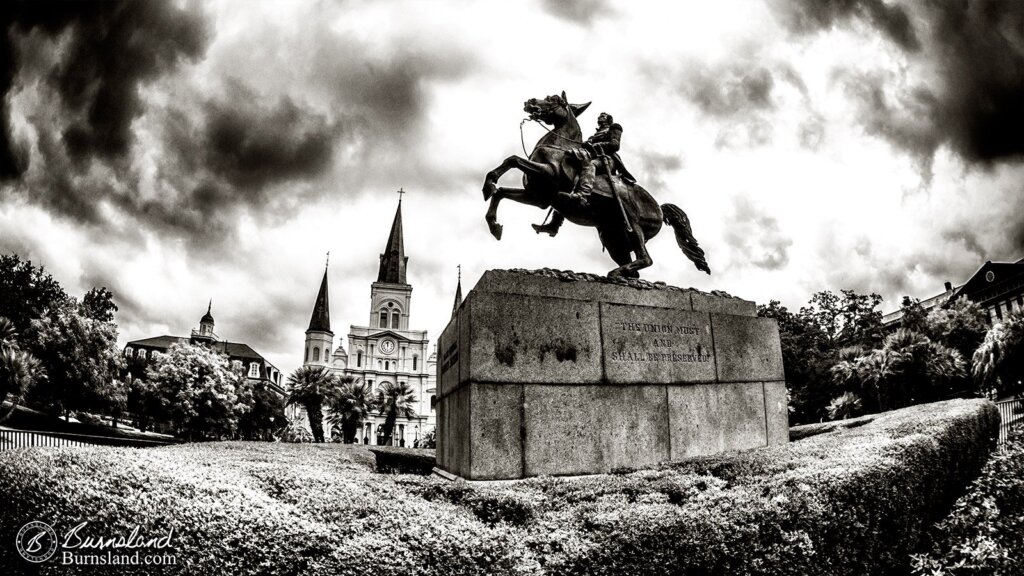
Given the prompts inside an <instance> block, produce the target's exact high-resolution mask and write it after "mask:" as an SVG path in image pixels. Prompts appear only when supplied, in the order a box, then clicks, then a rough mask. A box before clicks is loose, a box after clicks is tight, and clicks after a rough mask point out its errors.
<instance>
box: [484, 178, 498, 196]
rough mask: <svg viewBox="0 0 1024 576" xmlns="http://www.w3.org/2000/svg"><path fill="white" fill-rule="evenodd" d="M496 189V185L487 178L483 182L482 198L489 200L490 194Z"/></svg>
mask: <svg viewBox="0 0 1024 576" xmlns="http://www.w3.org/2000/svg"><path fill="white" fill-rule="evenodd" d="M497 191H498V185H497V184H495V183H494V182H491V181H490V180H488V181H487V182H484V200H490V199H491V196H494V193H495V192H497Z"/></svg>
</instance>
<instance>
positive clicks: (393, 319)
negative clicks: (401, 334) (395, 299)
mask: <svg viewBox="0 0 1024 576" xmlns="http://www.w3.org/2000/svg"><path fill="white" fill-rule="evenodd" d="M391 327H392V328H398V312H397V311H395V312H392V313H391Z"/></svg>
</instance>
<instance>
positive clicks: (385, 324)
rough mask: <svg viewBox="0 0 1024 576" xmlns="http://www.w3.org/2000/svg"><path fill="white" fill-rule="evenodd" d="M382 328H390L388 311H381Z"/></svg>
mask: <svg viewBox="0 0 1024 576" xmlns="http://www.w3.org/2000/svg"><path fill="white" fill-rule="evenodd" d="M380 327H381V328H387V327H388V311H387V310H381V311H380Z"/></svg>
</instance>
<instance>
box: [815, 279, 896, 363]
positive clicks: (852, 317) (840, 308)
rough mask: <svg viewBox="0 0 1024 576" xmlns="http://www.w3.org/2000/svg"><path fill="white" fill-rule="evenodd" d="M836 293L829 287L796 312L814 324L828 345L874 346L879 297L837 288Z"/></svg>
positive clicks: (877, 340) (878, 327)
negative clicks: (837, 291)
mask: <svg viewBox="0 0 1024 576" xmlns="http://www.w3.org/2000/svg"><path fill="white" fill-rule="evenodd" d="M840 294H842V296H841V297H840V296H837V295H836V294H834V293H833V292H831V291H829V290H824V291H822V292H818V293H816V294H814V295H813V296H812V297H811V301H810V302H809V306H807V307H805V308H801V309H800V315H801V316H805V317H806V318H807V319H809V320H810V321H812V322H814V323H815V324H817V325H818V327H819V328H820V329H821V330H822V332H823V333H824V334H825V337H826V338H827V340H828V344H829V347H830V348H833V349H838V348H839V347H842V346H853V345H860V346H866V347H868V348H874V347H875V346H877V345H878V344H879V343H880V342H881V341H882V335H883V332H882V313H881V312H880V311H879V310H878V305H879V304H881V302H882V297H881V296H879V295H878V294H874V293H872V294H857V293H856V292H855V291H853V290H840Z"/></svg>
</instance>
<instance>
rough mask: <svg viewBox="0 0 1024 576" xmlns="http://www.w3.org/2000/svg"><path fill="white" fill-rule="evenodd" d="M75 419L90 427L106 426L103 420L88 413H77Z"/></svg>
mask: <svg viewBox="0 0 1024 576" xmlns="http://www.w3.org/2000/svg"><path fill="white" fill-rule="evenodd" d="M75 419H76V420H78V421H79V422H81V423H82V424H87V425H89V426H102V425H104V424H105V423H104V422H103V419H102V418H100V417H98V416H93V415H92V414H89V413H88V412H77V413H76V414H75Z"/></svg>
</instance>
